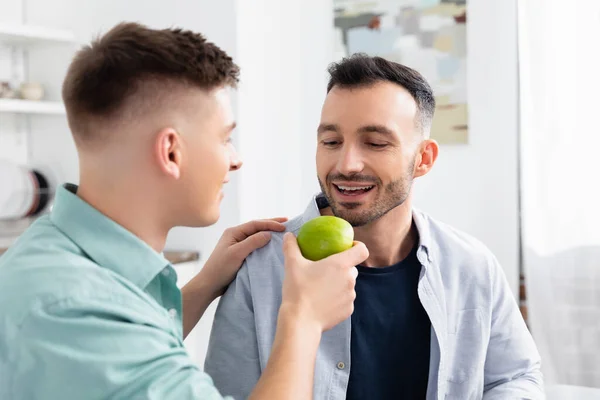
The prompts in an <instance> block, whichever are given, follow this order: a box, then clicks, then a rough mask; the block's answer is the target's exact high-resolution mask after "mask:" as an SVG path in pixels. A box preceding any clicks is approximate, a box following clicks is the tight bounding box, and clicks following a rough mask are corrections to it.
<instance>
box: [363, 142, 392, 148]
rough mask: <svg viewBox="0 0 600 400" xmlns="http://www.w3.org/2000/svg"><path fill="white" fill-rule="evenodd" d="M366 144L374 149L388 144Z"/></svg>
mask: <svg viewBox="0 0 600 400" xmlns="http://www.w3.org/2000/svg"><path fill="white" fill-rule="evenodd" d="M367 145H368V146H370V147H373V148H376V149H382V148H384V147H387V146H388V144H387V143H367Z"/></svg>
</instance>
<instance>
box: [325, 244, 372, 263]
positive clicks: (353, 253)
mask: <svg viewBox="0 0 600 400" xmlns="http://www.w3.org/2000/svg"><path fill="white" fill-rule="evenodd" d="M328 258H329V259H331V260H332V261H336V262H337V263H339V264H340V265H343V266H355V265H358V264H360V263H362V262H363V261H365V260H366V259H367V258H369V250H367V246H365V244H364V243H362V242H357V241H355V242H354V245H353V246H352V247H351V248H350V249H348V250H346V251H343V252H341V253H338V254H334V255H332V256H330V257H328Z"/></svg>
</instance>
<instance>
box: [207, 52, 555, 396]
mask: <svg viewBox="0 0 600 400" xmlns="http://www.w3.org/2000/svg"><path fill="white" fill-rule="evenodd" d="M329 72H330V75H331V77H330V81H329V85H328V87H327V91H328V94H327V97H326V99H325V104H324V105H323V109H322V114H321V123H320V125H319V128H318V132H317V137H318V147H317V171H318V178H319V183H320V185H321V189H322V193H321V194H319V195H317V196H316V197H315V198H314V199H313V200H311V202H310V204H309V206H308V208H307V209H306V211H305V212H304V214H302V215H301V216H299V217H297V218H296V219H294V220H291V221H290V222H289V223H288V224H287V230H289V231H292V232H297V231H298V230H299V228H300V227H301V225H302V224H303V223H305V222H306V221H308V220H310V219H312V218H314V217H317V216H319V215H336V216H338V217H341V218H344V219H346V220H347V221H349V222H350V223H351V224H352V225H353V226H354V232H355V237H356V238H357V240H360V241H362V242H364V243H365V244H366V245H367V247H368V249H369V254H370V256H369V258H368V259H367V260H366V261H365V262H364V263H363V264H361V265H360V266H358V269H359V276H358V279H357V284H356V294H357V297H356V300H355V303H354V313H353V315H352V317H351V318H350V319H348V320H346V321H344V322H342V323H341V324H339V325H337V326H336V327H335V328H334V329H332V330H331V331H329V332H327V333H326V334H325V335H323V337H322V339H321V344H320V348H319V352H318V355H317V362H316V373H315V384H314V395H315V398H316V399H332V400H341V399H424V398H426V399H444V398H452V399H460V400H465V399H481V398H485V399H509V398H510V399H525V398H526V399H538V398H543V391H542V376H541V373H540V370H539V368H540V358H539V355H538V352H537V349H536V346H535V344H534V342H533V340H532V337H531V335H530V334H529V332H528V330H527V328H526V326H525V323H524V321H523V319H522V317H521V315H520V313H519V309H518V307H517V304H516V302H515V299H514V297H513V295H512V293H511V291H510V289H509V286H508V284H507V282H506V279H505V276H504V274H503V271H502V268H501V267H500V265H499V264H498V262H497V261H496V258H495V257H494V256H493V255H492V254H491V252H490V251H489V250H488V249H487V248H486V247H485V246H484V245H482V244H481V243H480V242H478V241H477V240H475V239H473V238H471V237H469V236H468V235H466V234H464V233H461V232H458V231H456V230H454V229H452V228H451V227H449V226H446V225H444V224H442V223H440V222H437V221H435V220H433V219H432V218H430V217H429V216H427V215H426V214H424V213H422V212H420V211H418V210H415V209H414V208H413V206H412V197H411V188H412V185H413V180H414V179H415V178H419V177H421V176H424V175H425V174H427V173H428V172H429V171H430V170H431V168H432V167H433V166H434V163H435V161H436V158H437V155H438V145H437V144H436V142H435V141H434V140H431V139H430V138H429V131H430V127H431V122H432V118H433V114H434V109H435V100H434V96H433V93H432V90H431V88H430V86H429V84H428V83H427V82H426V80H425V79H424V78H423V77H422V76H421V75H420V74H419V73H417V72H416V71H414V70H412V69H410V68H407V67H405V66H403V65H400V64H397V63H393V62H389V61H386V60H384V59H382V58H378V57H375V58H372V57H368V56H363V55H355V56H353V57H350V58H348V59H345V60H343V61H341V62H340V63H338V64H334V65H333V66H332V67H331V68H330V71H329ZM281 240H282V238H281V235H280V234H274V235H273V239H272V241H271V243H269V244H268V245H267V246H265V247H264V248H262V249H259V250H257V251H255V252H254V253H252V254H251V255H250V256H249V257H248V258H247V259H246V261H245V265H244V266H243V267H242V269H241V270H240V272H239V274H238V276H237V279H236V281H235V282H234V283H233V284H232V285H231V286H230V288H229V290H228V291H227V293H226V294H225V296H224V297H223V299H222V300H221V303H220V305H219V309H218V311H217V315H216V318H215V322H214V327H213V331H212V337H211V343H210V346H209V352H208V357H207V361H206V370H207V372H208V373H210V374H211V376H213V378H214V380H215V383H216V384H217V387H219V388H220V389H221V390H222V391H223V392H224V393H226V394H231V395H234V396H235V397H236V398H246V397H247V396H248V393H249V392H250V390H251V388H252V386H253V385H254V384H255V382H256V381H257V379H258V378H259V376H260V373H261V371H262V370H263V369H264V368H265V365H266V363H267V360H268V359H269V357H270V354H271V346H272V344H273V342H272V338H273V335H274V332H275V328H276V321H277V309H278V306H279V302H280V297H279V293H280V291H281V286H282V282H283V277H284V273H283V255H282V254H281V250H280V243H281Z"/></svg>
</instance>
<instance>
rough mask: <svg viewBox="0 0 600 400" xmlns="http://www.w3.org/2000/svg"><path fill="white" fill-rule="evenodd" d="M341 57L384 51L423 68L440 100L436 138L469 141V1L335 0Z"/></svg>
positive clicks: (448, 141) (433, 133)
mask: <svg viewBox="0 0 600 400" xmlns="http://www.w3.org/2000/svg"><path fill="white" fill-rule="evenodd" d="M334 7H335V10H334V26H335V49H336V57H337V58H341V57H343V56H347V55H351V54H354V53H366V54H369V55H373V56H381V57H384V58H386V59H388V60H391V61H395V62H398V63H401V64H404V65H406V66H408V67H411V68H413V69H415V70H417V71H419V72H420V73H421V74H422V75H423V76H424V77H425V78H426V79H427V81H428V82H429V83H430V84H431V86H432V88H433V90H434V93H435V98H436V102H437V108H436V111H435V117H434V120H433V125H432V128H431V137H432V138H433V139H436V140H437V141H438V142H439V143H441V144H466V143H468V137H469V134H468V133H469V126H468V105H467V25H466V22H467V4H466V0H373V1H364V0H334Z"/></svg>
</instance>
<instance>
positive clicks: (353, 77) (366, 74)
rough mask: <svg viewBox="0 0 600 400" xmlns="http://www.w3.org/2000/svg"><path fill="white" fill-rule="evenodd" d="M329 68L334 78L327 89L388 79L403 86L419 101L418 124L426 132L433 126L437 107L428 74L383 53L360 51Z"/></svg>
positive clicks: (330, 79) (368, 84)
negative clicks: (369, 53)
mask: <svg viewBox="0 0 600 400" xmlns="http://www.w3.org/2000/svg"><path fill="white" fill-rule="evenodd" d="M328 71H329V75H330V78H329V83H328V84H327V93H329V91H331V89H333V87H334V86H339V87H341V88H354V87H361V86H370V85H373V84H375V83H377V82H386V81H387V82H392V83H395V84H397V85H400V86H402V87H403V88H405V89H406V90H407V91H408V92H409V93H410V94H411V96H412V97H413V99H415V102H416V103H417V113H418V115H417V121H416V124H417V128H419V129H421V131H422V132H423V133H425V132H424V131H425V129H428V128H429V127H430V126H431V121H432V119H433V114H434V111H435V97H434V95H433V90H432V89H431V86H430V85H429V83H428V82H427V81H426V80H425V78H424V77H423V76H422V75H421V74H420V73H418V72H417V71H415V70H414V69H412V68H409V67H407V66H405V65H402V64H399V63H396V62H392V61H388V60H386V59H384V58H382V57H371V56H368V55H366V54H362V53H357V54H354V55H352V56H350V57H347V58H344V59H343V60H342V61H340V62H337V63H334V64H331V65H330V67H329V69H328Z"/></svg>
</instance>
